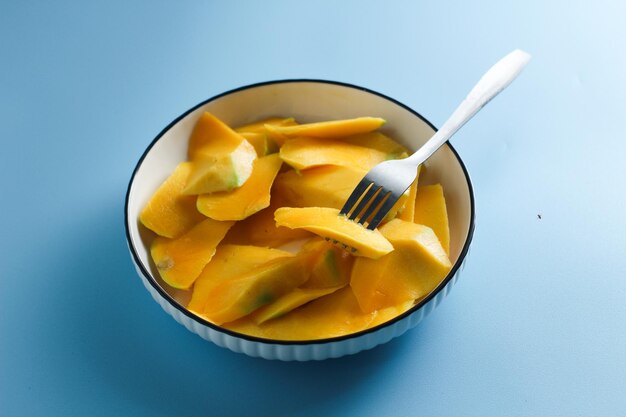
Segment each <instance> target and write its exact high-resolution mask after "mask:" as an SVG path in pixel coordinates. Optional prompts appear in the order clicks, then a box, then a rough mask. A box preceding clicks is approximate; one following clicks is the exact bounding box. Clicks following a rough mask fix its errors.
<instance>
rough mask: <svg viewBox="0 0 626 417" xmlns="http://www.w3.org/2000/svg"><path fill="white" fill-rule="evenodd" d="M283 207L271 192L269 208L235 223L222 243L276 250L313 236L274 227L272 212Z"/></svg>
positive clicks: (306, 232)
mask: <svg viewBox="0 0 626 417" xmlns="http://www.w3.org/2000/svg"><path fill="white" fill-rule="evenodd" d="M284 205H285V204H284V203H283V202H282V201H281V199H280V195H277V194H275V193H274V192H272V197H271V200H270V205H269V207H267V208H265V209H263V210H261V211H259V212H258V213H256V214H253V215H252V216H250V217H248V218H246V219H245V220H242V221H239V222H237V223H236V224H235V226H233V228H232V229H231V230H230V231H229V232H228V234H227V235H226V237H225V238H224V243H234V244H239V245H256V246H269V247H273V248H276V247H279V246H282V245H284V244H286V243H288V242H291V241H294V240H299V239H306V238H309V237H311V236H313V234H311V233H310V232H308V231H306V230H304V229H290V228H288V227H282V226H276V222H275V221H274V212H275V211H276V210H277V209H278V208H280V207H282V206H284Z"/></svg>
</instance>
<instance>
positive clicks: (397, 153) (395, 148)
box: [339, 132, 409, 159]
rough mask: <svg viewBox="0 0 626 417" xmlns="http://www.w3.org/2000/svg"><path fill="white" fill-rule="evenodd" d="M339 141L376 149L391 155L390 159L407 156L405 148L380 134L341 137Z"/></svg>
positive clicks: (407, 152)
mask: <svg viewBox="0 0 626 417" xmlns="http://www.w3.org/2000/svg"><path fill="white" fill-rule="evenodd" d="M339 140H340V141H342V142H346V143H350V144H352V145H358V146H363V147H366V148H372V149H376V150H377V151H381V152H384V153H386V154H389V155H391V156H392V158H391V159H400V158H406V157H407V156H408V155H409V151H408V149H407V148H405V147H404V146H402V145H400V144H399V143H398V142H396V141H395V140H393V139H391V138H390V137H389V136H386V135H384V134H382V133H380V132H369V133H361V134H359V135H352V136H347V137H342V138H339Z"/></svg>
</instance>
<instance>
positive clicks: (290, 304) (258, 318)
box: [251, 287, 341, 324]
mask: <svg viewBox="0 0 626 417" xmlns="http://www.w3.org/2000/svg"><path fill="white" fill-rule="evenodd" d="M339 288H341V287H329V288H296V289H295V290H293V291H291V292H290V293H288V294H286V295H283V296H282V297H280V298H279V299H278V300H276V301H274V302H273V303H272V304H269V305H267V306H265V307H261V308H260V309H259V310H257V311H256V312H255V313H254V314H253V315H252V317H251V319H252V320H253V321H254V322H255V323H256V324H261V323H264V322H266V321H268V320H271V319H275V318H277V317H281V316H283V315H285V314H287V313H289V312H290V311H292V310H294V309H296V308H298V307H300V306H302V305H304V304H306V303H308V302H310V301H313V300H315V299H317V298H320V297H323V296H325V295H328V294H331V293H333V292H335V291H337V290H338V289H339Z"/></svg>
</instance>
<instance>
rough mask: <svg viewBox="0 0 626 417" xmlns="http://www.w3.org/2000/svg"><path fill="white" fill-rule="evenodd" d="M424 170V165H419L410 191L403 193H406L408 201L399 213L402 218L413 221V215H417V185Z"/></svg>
mask: <svg viewBox="0 0 626 417" xmlns="http://www.w3.org/2000/svg"><path fill="white" fill-rule="evenodd" d="M421 170H422V166H421V165H418V166H417V174H416V176H415V181H413V183H412V184H411V186H410V187H409V190H408V193H405V194H403V196H404V195H406V197H407V198H406V201H405V203H404V205H403V207H402V209H401V210H400V213H399V214H398V216H397V217H398V218H399V219H401V220H406V221H407V222H412V221H413V217H414V215H415V196H416V195H417V187H418V184H419V177H420V171H421Z"/></svg>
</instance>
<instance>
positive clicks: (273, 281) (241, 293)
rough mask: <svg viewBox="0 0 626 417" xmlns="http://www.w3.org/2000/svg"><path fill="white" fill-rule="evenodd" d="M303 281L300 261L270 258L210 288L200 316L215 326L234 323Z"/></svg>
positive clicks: (304, 275)
mask: <svg viewBox="0 0 626 417" xmlns="http://www.w3.org/2000/svg"><path fill="white" fill-rule="evenodd" d="M306 278H307V273H306V268H303V265H302V259H301V258H298V257H285V258H278V259H273V260H271V261H269V262H267V263H265V264H263V265H260V266H258V267H256V268H254V269H252V270H250V271H248V272H246V273H244V274H241V275H239V276H237V277H236V278H233V279H230V280H227V281H224V282H222V283H220V284H219V285H217V286H216V287H215V288H213V289H212V290H211V291H210V292H209V296H208V297H209V301H208V302H207V303H206V305H205V307H204V312H203V316H204V317H206V318H207V319H208V320H210V321H212V322H213V323H215V324H222V323H226V322H229V321H233V320H237V319H238V318H241V317H243V316H245V315H248V314H250V313H251V312H253V311H254V310H256V309H257V308H259V307H262V306H264V305H266V304H270V303H272V302H273V301H275V300H277V299H279V298H280V297H282V296H283V295H285V294H287V293H288V292H290V291H292V290H293V289H294V288H296V287H298V286H299V285H300V284H302V283H303V282H304V281H305V280H306Z"/></svg>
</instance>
